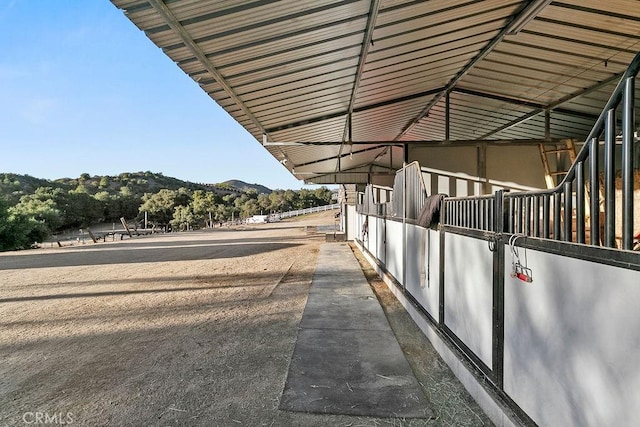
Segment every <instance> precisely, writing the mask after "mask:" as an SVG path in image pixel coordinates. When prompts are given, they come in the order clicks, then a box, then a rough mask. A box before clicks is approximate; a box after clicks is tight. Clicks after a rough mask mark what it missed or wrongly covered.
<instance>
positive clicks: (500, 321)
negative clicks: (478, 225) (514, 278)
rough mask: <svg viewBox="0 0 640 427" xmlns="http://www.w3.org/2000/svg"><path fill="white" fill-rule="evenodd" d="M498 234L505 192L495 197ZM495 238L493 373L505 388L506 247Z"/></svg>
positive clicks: (499, 385)
mask: <svg viewBox="0 0 640 427" xmlns="http://www.w3.org/2000/svg"><path fill="white" fill-rule="evenodd" d="M494 207H495V215H494V217H495V223H494V229H495V231H496V233H502V232H503V231H504V191H503V190H499V191H496V192H495V195H494ZM494 237H495V245H496V251H495V252H494V253H493V310H492V318H493V319H492V323H493V325H492V326H493V328H492V330H493V334H492V353H493V357H492V363H491V370H492V371H493V374H494V377H495V381H496V384H497V386H498V388H500V389H502V387H503V377H504V305H505V304H504V299H505V298H504V263H505V254H504V252H505V245H504V244H502V242H501V241H500V238H499V237H498V235H496V236H494Z"/></svg>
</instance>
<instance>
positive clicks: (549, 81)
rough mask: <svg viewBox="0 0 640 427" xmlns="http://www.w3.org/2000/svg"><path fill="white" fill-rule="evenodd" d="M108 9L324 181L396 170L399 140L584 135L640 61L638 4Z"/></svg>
mask: <svg viewBox="0 0 640 427" xmlns="http://www.w3.org/2000/svg"><path fill="white" fill-rule="evenodd" d="M112 2H113V3H114V4H115V5H116V6H117V7H118V8H120V9H122V10H123V11H124V12H125V14H126V15H127V17H128V18H129V19H130V20H131V21H133V23H134V24H135V25H136V26H138V28H140V29H141V30H142V31H144V32H145V33H146V35H147V36H148V37H149V38H150V39H151V40H152V41H153V42H154V43H155V44H156V45H158V46H159V47H160V48H162V50H163V51H164V52H165V53H166V54H167V55H168V56H169V57H170V58H171V59H172V60H173V61H175V62H176V63H177V64H178V66H179V67H180V68H182V69H183V70H184V72H185V73H187V74H188V75H189V76H191V78H193V80H194V81H195V82H196V83H198V84H199V85H200V86H201V87H202V89H203V90H204V91H206V92H207V93H208V94H209V95H210V96H211V98H213V99H214V100H215V101H216V102H217V103H218V104H219V105H220V106H221V107H222V108H224V109H225V110H226V111H227V112H228V113H229V114H230V115H231V116H232V117H233V118H235V119H236V120H237V121H238V122H239V123H240V124H241V125H242V126H244V127H245V128H246V129H247V131H249V132H250V133H251V134H252V135H253V136H254V137H255V138H256V140H257V141H258V142H259V143H261V144H264V145H265V148H266V149H267V150H268V151H269V152H270V153H271V154H272V155H273V156H274V157H275V158H276V159H278V160H279V161H280V162H281V163H282V164H283V165H284V166H285V167H286V168H287V169H288V170H289V171H291V173H293V175H294V176H296V177H297V178H298V179H304V180H306V181H308V182H317V183H333V182H336V183H342V182H345V183H354V182H366V181H367V174H371V173H380V174H384V173H393V171H395V169H397V168H399V167H400V166H401V165H402V162H403V148H402V143H404V142H414V143H420V144H434V143H438V142H441V141H445V140H446V141H450V143H451V144H456V143H462V142H464V143H466V144H468V143H473V142H474V141H477V142H479V141H494V140H496V141H497V140H500V141H504V140H514V143H515V142H517V141H518V140H535V139H542V138H545V136H550V137H552V138H576V139H579V140H580V139H584V138H585V137H586V135H587V134H588V132H589V130H590V129H591V126H592V125H593V123H594V121H595V118H596V116H597V115H598V114H599V113H600V110H601V108H602V107H603V105H604V104H605V103H606V100H607V99H608V97H609V94H610V93H611V91H612V90H613V88H614V87H615V84H616V83H617V79H618V78H619V76H620V75H621V74H622V73H623V72H624V70H625V69H626V67H627V65H628V63H629V62H630V61H631V59H632V58H633V56H634V55H635V54H636V53H637V52H638V51H640V4H639V2H638V1H636V0H607V1H606V2H605V1H601V0H564V1H550V0H533V1H516V0H483V1H474V0H456V1H452V0H430V1H410V0H369V1H363V0H281V1H276V0H246V1H234V0H226V1H223V0H165V1H164V2H163V1H162V0H112ZM447 107H448V108H447ZM447 111H448V113H447ZM546 111H549V113H548V117H545V116H546V113H545V112H546ZM546 120H549V123H550V135H545V133H546V132H545V129H546V125H545V123H546ZM447 123H449V126H448V128H447V126H446V124H447ZM203 125H205V126H206V124H203Z"/></svg>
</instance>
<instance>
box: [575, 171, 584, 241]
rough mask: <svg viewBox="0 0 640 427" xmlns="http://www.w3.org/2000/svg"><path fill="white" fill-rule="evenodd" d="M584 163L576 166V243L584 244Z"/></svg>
mask: <svg viewBox="0 0 640 427" xmlns="http://www.w3.org/2000/svg"><path fill="white" fill-rule="evenodd" d="M584 187H585V183H584V162H578V163H577V164H576V241H577V242H578V243H584V242H585V230H584V228H585V227H584V218H585V203H584V193H585V192H584Z"/></svg>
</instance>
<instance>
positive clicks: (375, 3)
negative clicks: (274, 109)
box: [336, 0, 380, 172]
mask: <svg viewBox="0 0 640 427" xmlns="http://www.w3.org/2000/svg"><path fill="white" fill-rule="evenodd" d="M379 10H380V0H371V6H370V8H369V17H368V18H367V25H366V28H365V32H364V37H363V40H362V47H361V50H360V59H359V60H358V68H357V70H356V75H355V80H354V82H353V89H352V90H351V98H350V100H349V108H347V119H346V120H345V125H344V131H343V132H342V144H341V145H340V152H339V154H342V150H343V149H344V143H345V141H351V138H352V135H351V124H352V118H353V107H354V105H355V103H356V96H357V95H358V89H359V88H360V81H361V80H362V71H363V70H364V66H365V64H366V63H367V55H368V54H369V47H370V46H371V43H372V41H373V30H374V29H375V27H376V21H377V19H378V12H379ZM339 169H340V157H338V161H337V162H336V172H339Z"/></svg>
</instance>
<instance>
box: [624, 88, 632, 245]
mask: <svg viewBox="0 0 640 427" xmlns="http://www.w3.org/2000/svg"><path fill="white" fill-rule="evenodd" d="M634 96H635V78H634V77H627V80H626V82H625V85H624V95H623V98H622V99H623V101H622V249H626V250H631V249H633V131H634V123H633V122H634V117H633V116H634Z"/></svg>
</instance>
